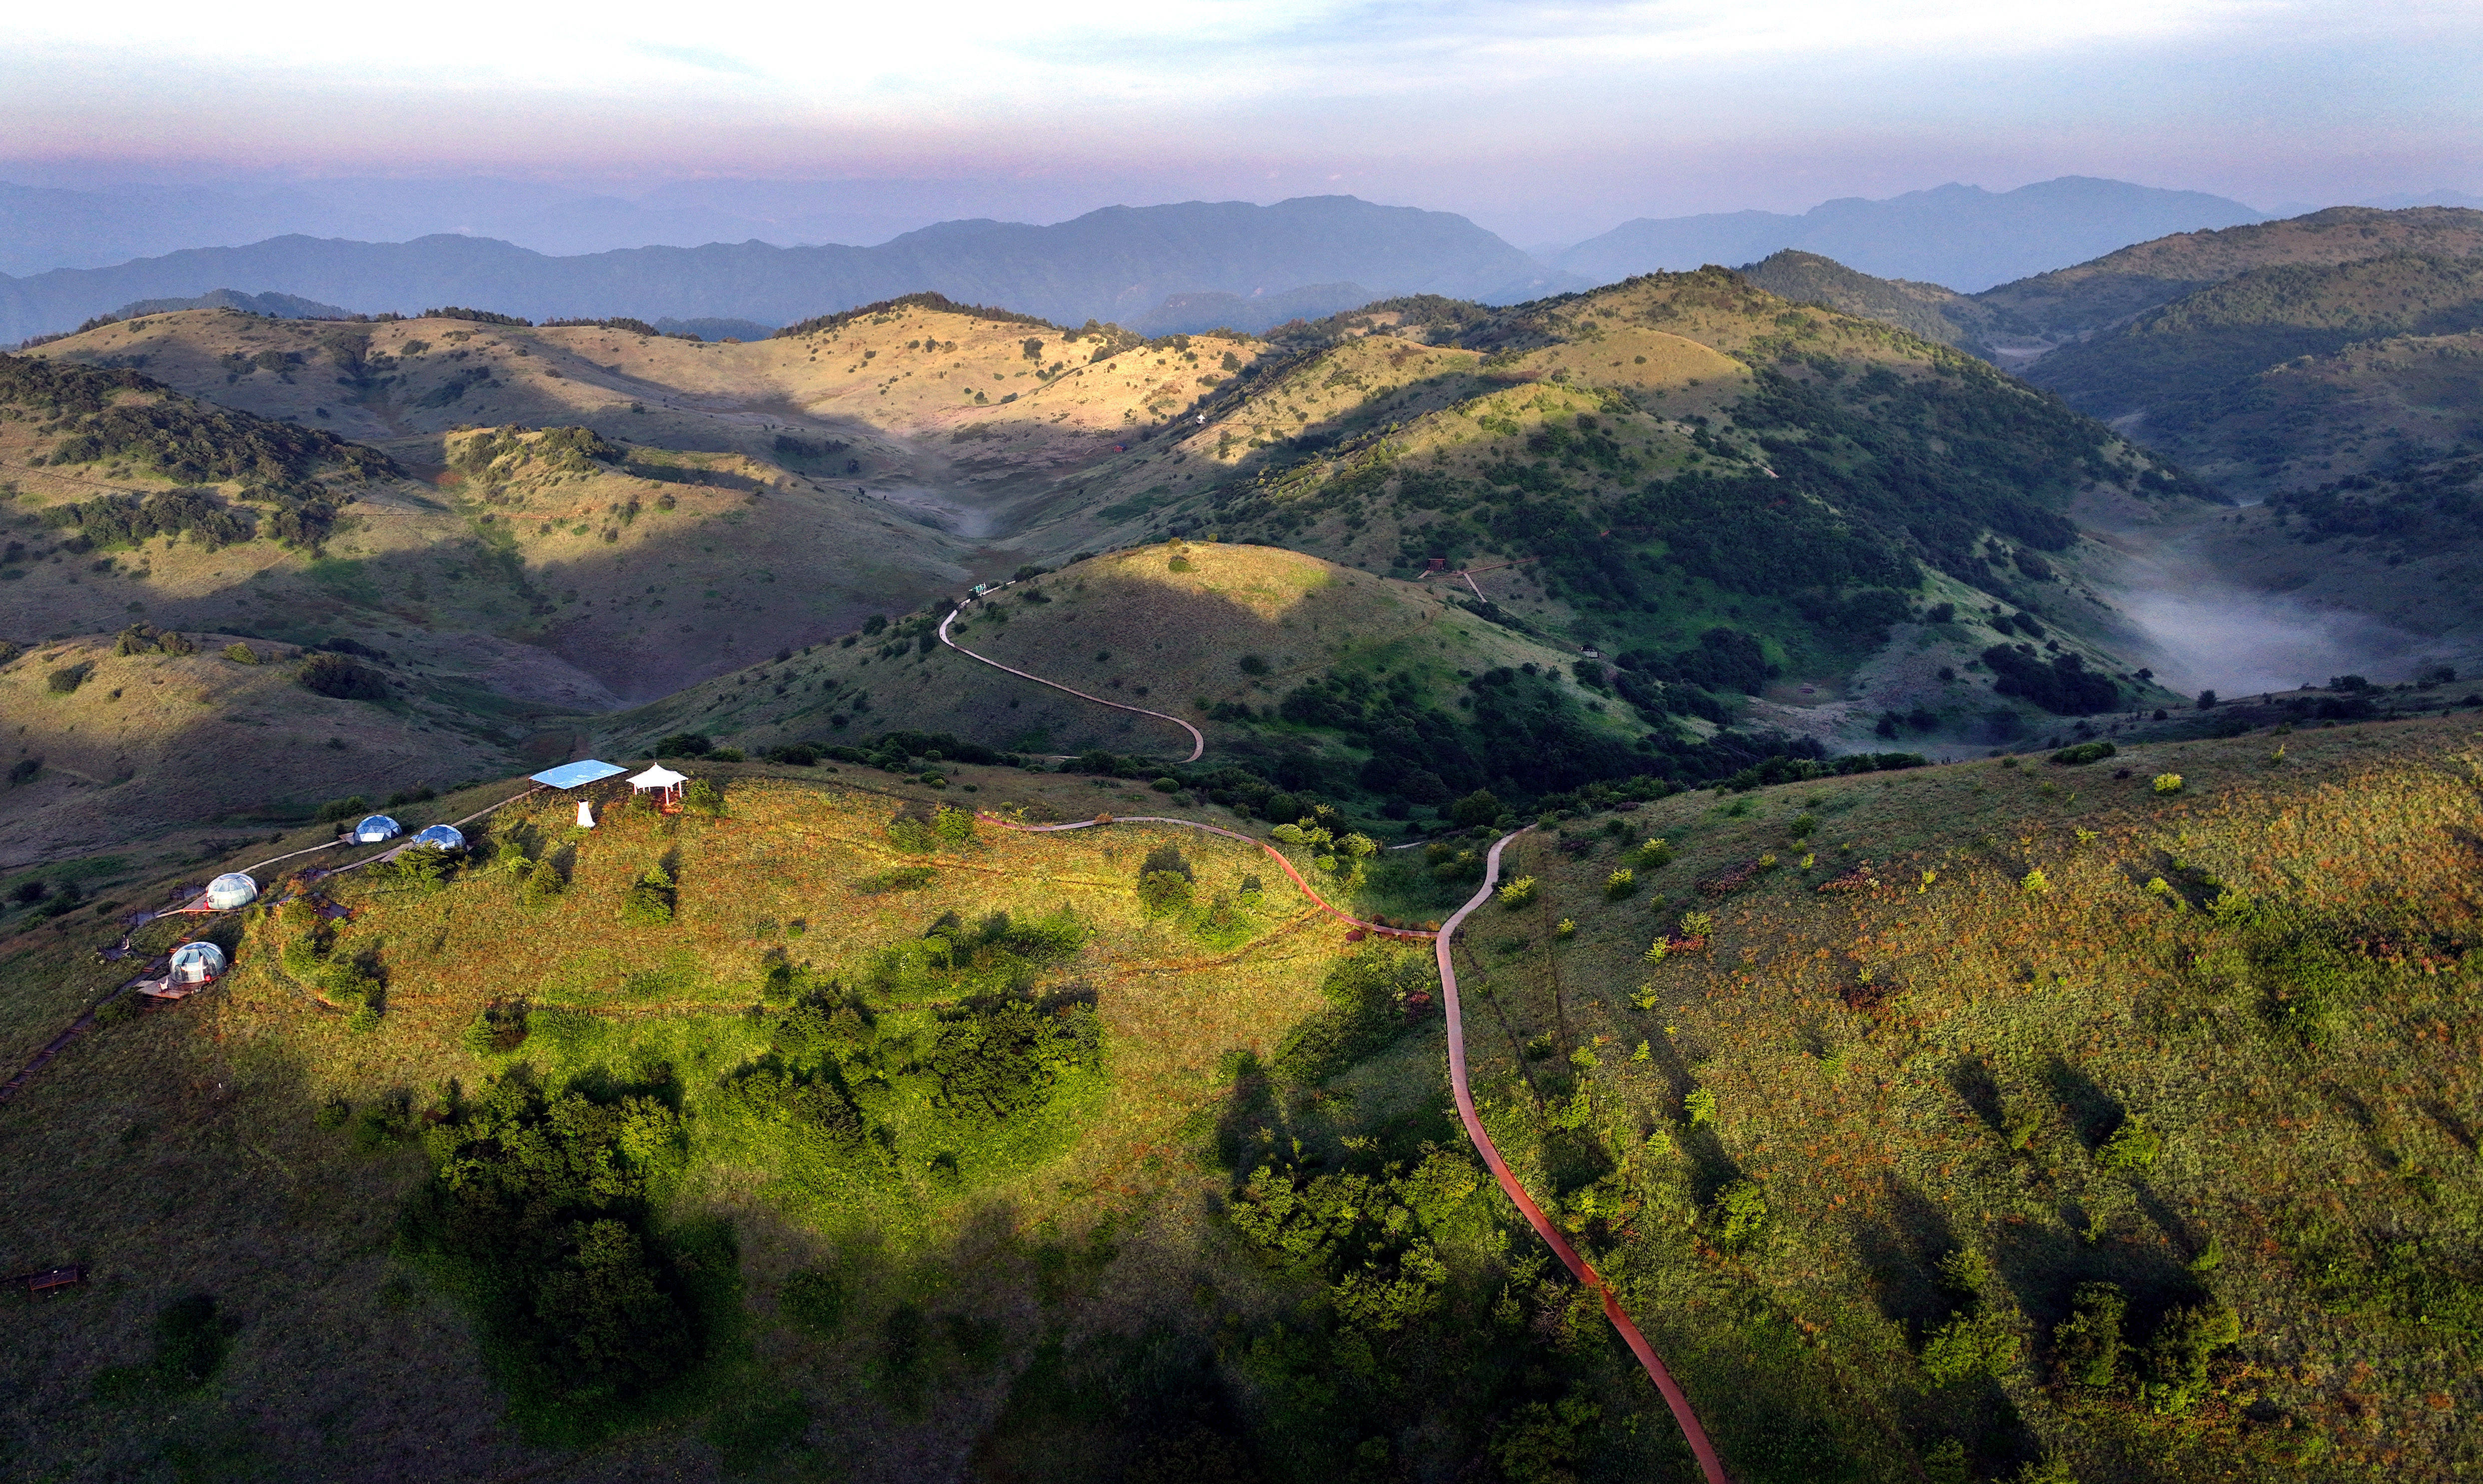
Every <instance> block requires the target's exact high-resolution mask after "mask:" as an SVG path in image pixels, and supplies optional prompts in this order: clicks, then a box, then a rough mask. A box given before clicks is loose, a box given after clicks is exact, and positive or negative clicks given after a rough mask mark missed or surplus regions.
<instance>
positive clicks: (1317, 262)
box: [0, 196, 1581, 340]
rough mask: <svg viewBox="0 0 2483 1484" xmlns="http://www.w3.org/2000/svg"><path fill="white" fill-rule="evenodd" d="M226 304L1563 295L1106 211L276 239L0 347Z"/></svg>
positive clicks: (1479, 262) (679, 309)
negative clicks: (883, 237)
mask: <svg viewBox="0 0 2483 1484" xmlns="http://www.w3.org/2000/svg"><path fill="white" fill-rule="evenodd" d="M239 284H248V285H251V286H252V287H253V288H254V289H257V290H273V291H275V292H278V293H281V294H285V295H293V296H300V297H304V298H310V299H316V300H319V301H322V302H324V303H328V304H334V305H344V306H345V307H346V308H348V309H350V310H353V311H356V312H361V313H374V312H379V311H382V310H397V311H400V312H413V311H414V310H418V309H421V308H425V307H429V306H433V305H448V304H458V305H474V306H477V307H483V308H490V309H494V310H497V311H499V312H501V313H507V314H521V315H525V316H527V317H529V318H538V319H540V318H547V317H591V316H600V315H629V316H633V317H636V318H639V319H650V320H652V319H654V318H656V317H657V316H675V317H679V318H681V319H683V320H697V319H712V318H723V319H737V320H744V321H753V322H757V323H760V324H762V325H781V324H785V323H787V322H788V321H791V320H795V319H800V318H803V317H805V316H808V315H813V314H820V313H826V312H830V311H834V310H839V309H845V308H850V307H852V306H854V305H862V304H868V303H872V302H875V301H878V300H883V299H890V298H894V297H896V296H897V295H900V294H907V293H913V292H917V291H921V290H926V289H927V290H934V291H937V292H939V293H943V294H946V295H948V297H950V298H951V299H955V300H958V301H961V302H964V303H971V304H990V305H1002V306H1005V307H1007V308H1011V309H1015V310H1018V311H1021V312H1025V313H1031V314H1038V315H1041V316H1043V317H1045V318H1047V319H1051V320H1055V321H1057V322H1060V323H1063V324H1069V325H1076V324H1079V323H1080V322H1081V321H1084V320H1087V319H1090V318H1091V319H1102V320H1116V321H1133V320H1142V319H1146V318H1148V317H1150V316H1152V315H1155V314H1156V312H1157V311H1158V310H1159V309H1160V308H1161V307H1162V306H1164V305H1165V303H1166V301H1167V300H1168V299H1171V298H1172V297H1173V296H1175V295H1198V294H1210V295H1229V296H1232V297H1233V299H1234V300H1235V301H1236V302H1237V305H1239V307H1241V308H1246V307H1247V304H1246V302H1247V301H1250V300H1253V299H1258V298H1263V297H1265V296H1266V295H1268V294H1278V295H1282V294H1286V293H1289V292H1291V291H1294V290H1297V289H1299V288H1301V286H1302V285H1305V284H1318V285H1327V286H1329V287H1330V289H1333V288H1335V287H1337V286H1340V285H1365V286H1367V290H1368V296H1367V297H1368V298H1379V297H1385V296H1388V295H1394V294H1408V293H1432V294H1443V295H1449V296H1453V297H1456V298H1465V299H1480V300H1482V301H1484V302H1487V303H1502V304H1506V303H1511V302H1515V301H1518V300H1522V299H1529V298H1534V297H1536V296H1539V295H1541V294H1544V293H1549V292H1557V291H1559V290H1561V289H1564V288H1571V287H1578V286H1581V284H1580V282H1579V280H1576V279H1573V278H1566V277H1564V276H1562V275H1559V274H1555V273H1550V272H1547V271H1546V270H1545V269H1544V268H1543V267H1542V266H1541V265H1540V264H1538V263H1537V262H1535V260H1534V259H1533V258H1531V257H1529V256H1527V255H1526V254H1525V253H1523V252H1519V251H1518V250H1517V249H1516V248H1513V247H1511V246H1509V245H1508V243H1506V242H1504V241H1502V240H1501V239H1500V238H1498V237H1496V236H1494V235H1492V234H1491V233H1490V232H1487V231H1485V230H1483V229H1482V227H1480V226H1477V225H1474V224H1473V223H1472V222H1469V221H1467V220H1466V219H1465V218H1463V217H1460V216H1455V215H1452V214H1450V213H1448V212H1441V211H1421V210H1416V209H1414V208H1411V207H1402V206H1376V205H1373V204H1372V203H1370V202H1368V201H1363V200H1357V199H1354V198H1352V197H1349V196H1326V197H1302V198H1297V199H1293V200H1287V201H1279V202H1277V203H1276V204H1274V205H1272V206H1258V205H1252V204H1250V203H1248V202H1244V201H1224V202H1214V203H1211V202H1205V201H1190V202H1185V203H1183V204H1179V205H1167V206H1143V207H1129V206H1114V207H1108V208H1107V209H1105V210H1102V211H1094V212H1089V213H1087V214H1086V215H1084V216H1082V217H1079V218H1077V219H1075V220H1073V221H1068V222H1062V223H1058V224H1056V225H1051V226H1032V225H1026V224H1023V223H1008V222H988V221H971V222H944V223H941V224H939V225H935V226H929V227H925V228H923V229H922V230H921V231H915V232H908V233H906V234H905V235H903V236H901V237H898V238H896V239H895V240H894V241H892V242H886V243H882V244H880V245H879V246H878V247H873V248H848V247H806V248H779V247H771V246H769V245H768V244H766V243H761V242H744V243H739V244H733V245H727V244H722V243H713V244H709V245H708V246H706V247H703V248H632V249H625V250H620V251H616V252H596V253H588V254H583V255H580V256H574V257H552V256H547V255H546V254H544V253H541V252H530V251H528V250H526V249H524V248H520V247H514V246H512V245H510V244H508V243H505V242H496V241H493V240H491V239H488V238H479V237H459V236H431V237H421V238H417V239H415V240H414V241H412V242H404V243H367V242H346V241H335V240H321V239H317V238H311V237H299V236H295V237H279V238H275V239H272V240H270V241H267V242H260V243H254V244H252V245H250V246H248V247H241V248H199V249H190V250H186V251H183V252H172V253H167V254H165V255H163V256H161V257H150V258H141V259H139V260H137V261H134V262H128V263H122V264H120V265H118V266H115V267H110V268H78V269H56V270H53V271H51V272H49V273H41V274H35V275H32V276H30V277H27V278H0V340H14V339H20V338H23V337H25V336H28V335H34V334H44V333H53V332H57V331H62V330H66V329H68V328H70V327H72V326H75V325H77V324H79V323H80V322H82V321H84V320H86V319H87V318H89V317H91V316H93V315H95V314H99V313H107V312H110V311H112V310H114V309H117V308H119V307H120V306H121V305H127V304H130V303H133V302H136V301H143V300H148V299H183V298H190V297H194V296H197V295H200V294H205V293H208V292H211V291H213V290H216V289H220V288H226V287H228V286H232V285H239ZM1322 292H1324V291H1322ZM1354 292H1356V293H1361V292H1364V290H1363V289H1362V288H1358V287H1357V288H1355V289H1354ZM1366 302H1367V300H1366ZM1338 307H1349V306H1348V305H1337V304H1335V303H1334V302H1333V295H1332V294H1328V295H1327V296H1326V297H1324V298H1323V297H1322V293H1313V294H1312V295H1311V298H1310V300H1308V301H1304V302H1303V305H1302V306H1301V307H1298V308H1297V307H1294V306H1291V305H1288V306H1287V308H1286V310H1285V313H1284V316H1283V317H1285V318H1293V317H1295V314H1298V313H1303V312H1319V313H1326V312H1332V311H1333V310H1334V309H1336V308H1338ZM1173 312H1174V313H1175V314H1176V316H1178V314H1179V312H1180V311H1178V310H1174V311H1173ZM1211 317H1213V316H1211ZM1202 328H1204V327H1202Z"/></svg>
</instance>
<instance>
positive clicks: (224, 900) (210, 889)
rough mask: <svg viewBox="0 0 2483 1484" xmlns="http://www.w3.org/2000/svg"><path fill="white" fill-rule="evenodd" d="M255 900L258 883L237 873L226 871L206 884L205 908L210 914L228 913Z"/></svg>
mask: <svg viewBox="0 0 2483 1484" xmlns="http://www.w3.org/2000/svg"><path fill="white" fill-rule="evenodd" d="M257 899H258V883H257V882H254V881H253V880H251V879H250V878H249V877H247V876H245V875H243V874H242V873H241V872H239V871H227V872H226V873H225V874H224V875H222V876H219V877H217V878H216V879H215V880H213V881H211V882H208V883H207V907H208V910H210V911H212V912H230V911H232V910H233V909H234V908H236V907H248V906H249V905H250V904H251V903H252V902H254V901H256V900H257Z"/></svg>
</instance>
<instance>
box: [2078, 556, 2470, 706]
mask: <svg viewBox="0 0 2483 1484" xmlns="http://www.w3.org/2000/svg"><path fill="white" fill-rule="evenodd" d="M2119 598H2120V605H2121V608H2122V611H2123V613H2124V614H2126V615H2127V616H2128V618H2129V620H2130V622H2131V623H2133V624H2135V625H2136V626H2137V628H2138V629H2139V630H2140V632H2141V633H2142V634H2143V635H2144V636H2145V638H2146V640H2147V642H2148V643H2149V645H2151V646H2152V649H2153V654H2152V657H2151V659H2150V660H2149V663H2151V664H2152V666H2153V668H2154V670H2155V674H2156V677H2157V678H2158V679H2159V680H2161V681H2163V682H2164V683H2165V684H2166V685H2169V686H2171V687H2173V688H2174V689H2175V690H2183V691H2188V690H2213V691H2216V692H2218V693H2220V694H2222V695H2226V696H2242V695H2254V694H2256V693H2259V692H2262V691H2289V690H2294V689H2297V688H2298V687H2300V686H2303V685H2306V684H2308V685H2322V684H2325V683H2326V682H2327V680H2328V678H2329V677H2330V676H2340V675H2359V676H2363V677H2365V678H2367V679H2370V680H2372V681H2375V682H2390V683H2393V682H2395V681H2399V680H2408V679H2412V678H2413V677H2414V673H2415V670H2416V666H2418V665H2420V664H2422V663H2423V662H2425V661H2427V660H2431V659H2435V658H2438V657H2440V656H2439V646H2438V641H2436V640H2430V639H2425V638H2424V637H2423V636H2421V635H2419V634H2413V633H2408V632H2406V631H2405V630H2403V629H2400V628H2397V627H2394V626H2392V625H2390V624H2388V623H2381V622H2380V621H2379V620H2377V619H2374V618H2371V617H2370V616H2368V615H2366V614H2360V613H2346V612H2338V611H2336V610H2332V609H2321V608H2314V607H2312V606H2310V605H2309V604H2308V603H2304V602H2301V601H2299V600H2297V599H2294V598H2290V597H2286V596H2283V595H2281V594H2274V593H2253V592H2248V591H2245V590H2243V589H2239V588H2228V587H2223V586H2221V585H2218V584H2212V583H2192V584H2186V585H2184V586H2183V587H2182V589H2181V591H2178V592H2172V591H2157V592H2124V593H2123V594H2121V595H2119Z"/></svg>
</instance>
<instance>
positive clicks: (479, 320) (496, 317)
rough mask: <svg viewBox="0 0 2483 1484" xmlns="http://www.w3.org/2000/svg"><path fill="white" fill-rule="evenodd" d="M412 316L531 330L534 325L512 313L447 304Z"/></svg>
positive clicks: (530, 321)
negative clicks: (499, 312)
mask: <svg viewBox="0 0 2483 1484" xmlns="http://www.w3.org/2000/svg"><path fill="white" fill-rule="evenodd" d="M414 318H416V319H425V320H470V321H472V322H473V323H474V324H477V325H509V326H513V327H515V328H517V329H520V330H532V329H533V328H534V325H535V322H534V321H532V320H529V319H520V318H519V317H518V316H516V315H514V314H494V312H492V311H491V310H489V309H467V308H461V307H459V306H458V305H447V306H446V307H445V308H440V309H425V310H423V311H422V312H421V313H420V314H417V315H415V316H414Z"/></svg>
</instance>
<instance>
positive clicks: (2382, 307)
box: [2026, 256, 2483, 464]
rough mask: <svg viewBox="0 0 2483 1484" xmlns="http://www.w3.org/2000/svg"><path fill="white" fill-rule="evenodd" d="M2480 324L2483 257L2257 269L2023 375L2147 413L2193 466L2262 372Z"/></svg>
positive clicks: (2104, 408)
mask: <svg viewBox="0 0 2483 1484" xmlns="http://www.w3.org/2000/svg"><path fill="white" fill-rule="evenodd" d="M2478 324H2483V257H2415V256H2393V257H2377V258H2368V259H2365V260H2363V261H2361V262H2353V263H2341V264H2334V265H2326V264H2322V265H2286V266H2283V267H2275V268H2259V269H2253V270H2252V271H2250V272H2248V273H2244V274H2240V275H2237V276H2236V277H2234V278H2228V279H2226V280H2225V281H2224V282H2222V283H2218V284H2216V285H2214V286H2212V287H2209V288H2204V289H2202V290H2200V291H2198V292H2197V293H2194V294H2190V295H2187V296H2185V297H2183V298H2181V299H2179V300H2176V302H2174V303H2172V304H2169V305H2164V306H2163V307H2161V308H2157V309H2150V310H2149V311H2148V312H2147V313H2145V314H2142V315H2140V316H2139V317H2138V318H2136V319H2135V320H2132V321H2130V322H2129V323H2128V324H2126V325H2121V326H2116V327H2114V328H2113V329H2111V330H2108V331H2104V332H2102V333H2101V334H2098V335H2096V336H2095V337H2094V338H2092V339H2088V340H2085V341H2081V342H2080V343H2078V344H2075V345H2069V346H2064V347H2062V348H2061V349H2059V350H2057V351H2054V352H2052V353H2051V354H2050V355H2048V356H2045V357H2044V358H2042V360H2039V361H2037V362H2036V363H2035V364H2033V365H2032V366H2030V367H2028V368H2027V370H2026V379H2027V380H2029V381H2031V382H2033V383H2034V384H2037V385H2039V386H2042V387H2045V388H2046V389H2048V390H2051V391H2056V392H2058V393H2060V395H2061V397H2062V399H2063V400H2064V401H2066V402H2068V403H2069V405H2070V406H2071V407H2074V408H2077V409H2079V410H2080V411H2086V412H2090V413H2093V414H2094V415H2096V416H2097V417H2120V416H2124V415H2126V414H2129V413H2132V412H2143V413H2144V414H2146V417H2147V419H2148V420H2147V423H2146V424H2145V425H2144V427H2145V432H2144V435H2143V436H2144V437H2147V438H2148V440H2149V442H2150V443H2152V444H2154V445H2156V446H2160V447H2163V448H2164V449H2165V450H2166V452H2168V453H2171V454H2172V455H2173V456H2174V457H2176V458H2178V459H2182V460H2183V461H2184V462H2186V463H2191V464H2196V463H2197V462H2198V461H2197V459H2196V456H2195V453H2194V449H2195V448H2196V447H2197V445H2198V444H2199V443H2200V442H2201V441H2203V437H2212V435H2211V434H2209V433H2208V427H2207V425H2209V424H2212V423H2214V422H2217V421H2219V420H2220V419H2221V418H2222V417H2224V416H2226V415H2229V404H2230V403H2231V401H2232V400H2233V398H2234V396H2235V394H2236V392H2237V391H2238V389H2239V388H2238V387H2237V384H2239V383H2243V382H2247V381H2248V380H2249V379H2250V378H2252V377H2255V376H2256V375H2258V374H2259V373H2260V372H2262V371H2267V370H2270V369H2272V368H2274V367H2277V366H2281V365H2283V364H2284V363H2285V362H2287V361H2291V360H2295V359H2298V358H2306V357H2314V356H2325V355H2327V354H2329V353H2331V352H2334V351H2337V350H2341V349H2343V348H2344V347H2345V346H2348V345H2351V344H2354V343H2355V342H2357V341H2363V340H2378V339H2386V338H2389V337H2391V336H2396V335H2438V334H2454V333H2458V332H2462V331H2470V330H2473V329H2475V328H2476V327H2477V326H2478Z"/></svg>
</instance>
